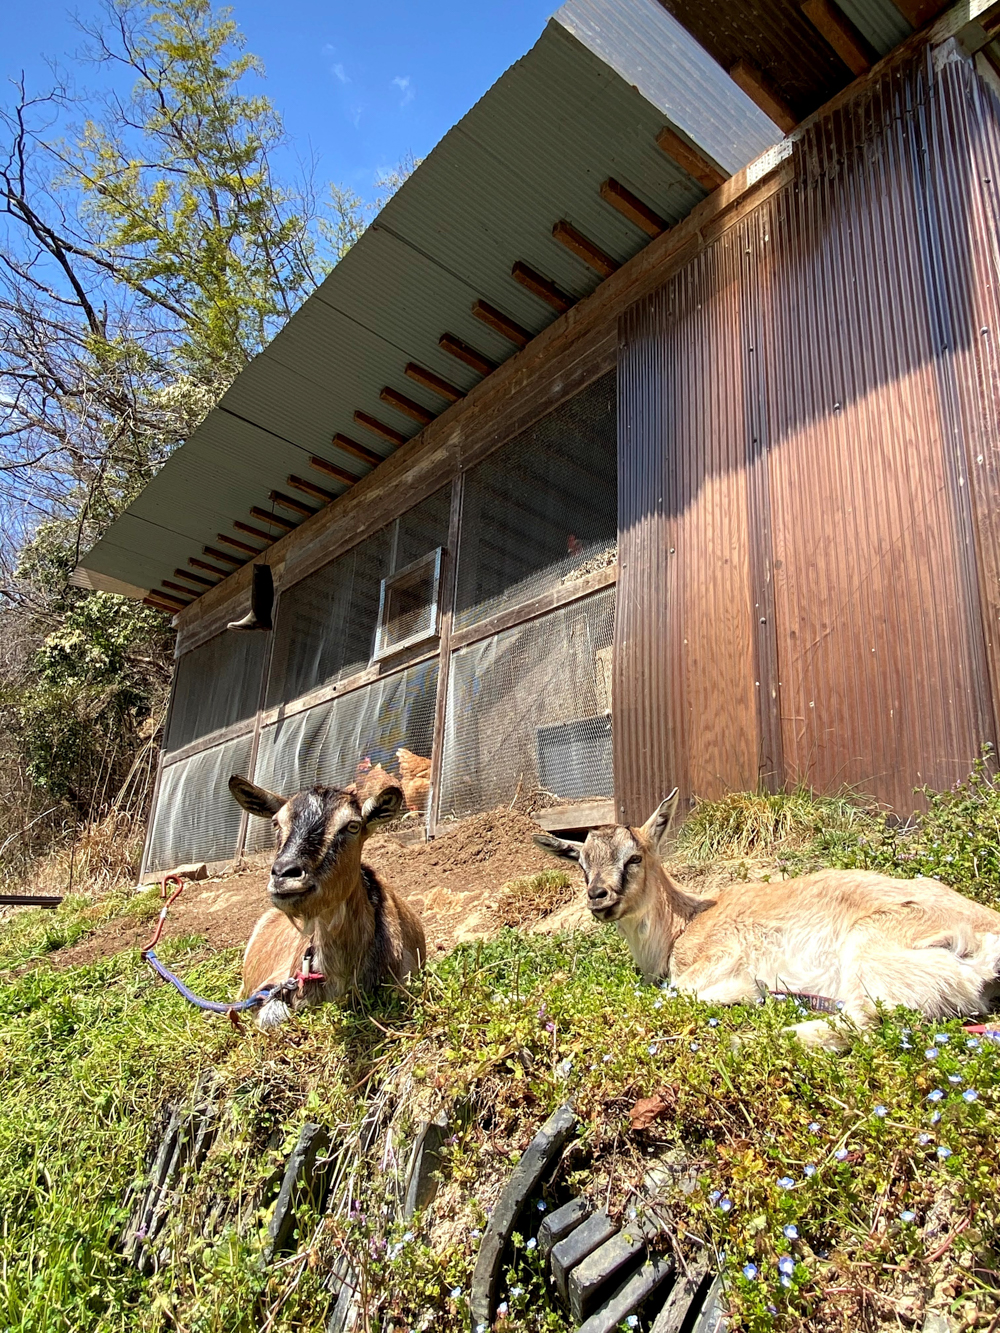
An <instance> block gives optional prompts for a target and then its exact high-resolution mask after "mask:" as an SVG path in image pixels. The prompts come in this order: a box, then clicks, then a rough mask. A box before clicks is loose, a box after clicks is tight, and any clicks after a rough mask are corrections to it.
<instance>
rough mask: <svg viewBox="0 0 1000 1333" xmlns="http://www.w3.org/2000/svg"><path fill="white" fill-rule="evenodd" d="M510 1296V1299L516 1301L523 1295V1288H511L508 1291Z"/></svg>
mask: <svg viewBox="0 0 1000 1333" xmlns="http://www.w3.org/2000/svg"><path fill="white" fill-rule="evenodd" d="M510 1294H511V1296H512V1298H513V1299H514V1300H515V1301H516V1300H517V1298H518V1296H523V1295H524V1288H523V1287H511V1289H510Z"/></svg>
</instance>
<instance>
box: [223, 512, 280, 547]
mask: <svg viewBox="0 0 1000 1333" xmlns="http://www.w3.org/2000/svg"><path fill="white" fill-rule="evenodd" d="M233 527H234V528H235V529H236V531H237V532H245V533H246V534H247V535H248V536H250V537H258V538H259V539H260V540H261V541H262V542H267V544H268V546H270V545H271V543H272V542H273V541H274V534H273V533H270V532H261V530H260V528H255V527H253V526H252V524H250V523H241V522H240V520H239V519H238V518H234V519H233ZM258 554H260V552H258Z"/></svg>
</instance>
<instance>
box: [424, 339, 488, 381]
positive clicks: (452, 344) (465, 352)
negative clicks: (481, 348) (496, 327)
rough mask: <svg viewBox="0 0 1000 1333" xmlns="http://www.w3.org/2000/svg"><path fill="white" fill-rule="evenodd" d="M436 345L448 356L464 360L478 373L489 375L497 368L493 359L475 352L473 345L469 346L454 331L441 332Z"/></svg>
mask: <svg viewBox="0 0 1000 1333" xmlns="http://www.w3.org/2000/svg"><path fill="white" fill-rule="evenodd" d="M438 346H439V347H440V348H441V350H442V352H447V353H448V355H449V356H453V357H455V358H456V359H457V360H459V361H462V362H464V363H465V365H467V366H470V367H471V368H472V369H473V370H476V371H478V372H479V374H480V375H489V374H490V373H491V372H492V371H494V370H496V368H497V364H496V362H495V361H491V360H490V359H489V357H488V356H483V354H482V352H477V351H476V349H475V348H474V347H470V346H469V344H468V343H467V342H464V341H463V340H462V339H461V338H458V337H456V336H455V334H454V333H442V334H441V337H440V338H439V339H438Z"/></svg>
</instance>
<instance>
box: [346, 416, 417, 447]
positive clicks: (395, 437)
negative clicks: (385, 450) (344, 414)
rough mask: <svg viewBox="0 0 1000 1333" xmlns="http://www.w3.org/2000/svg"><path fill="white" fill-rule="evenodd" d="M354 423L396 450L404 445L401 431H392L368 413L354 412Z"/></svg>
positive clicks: (404, 437)
mask: <svg viewBox="0 0 1000 1333" xmlns="http://www.w3.org/2000/svg"><path fill="white" fill-rule="evenodd" d="M354 422H355V425H358V426H364V428H365V430H370V431H371V433H372V434H373V435H380V436H381V437H382V439H383V440H388V441H389V443H390V444H394V445H395V446H396V448H397V449H398V448H399V446H400V445H401V444H405V443H406V436H405V435H404V434H403V432H402V431H401V430H393V428H392V427H391V426H387V425H386V424H385V422H384V421H379V419H378V417H373V416H371V415H370V413H368V412H355V414H354Z"/></svg>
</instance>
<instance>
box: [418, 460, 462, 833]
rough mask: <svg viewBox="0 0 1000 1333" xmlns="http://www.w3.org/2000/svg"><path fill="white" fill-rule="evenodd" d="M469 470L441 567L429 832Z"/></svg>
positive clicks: (455, 496) (455, 492) (454, 495)
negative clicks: (463, 508) (463, 497)
mask: <svg viewBox="0 0 1000 1333" xmlns="http://www.w3.org/2000/svg"><path fill="white" fill-rule="evenodd" d="M464 491H465V474H464V473H459V475H458V476H457V477H456V478H455V480H454V481H453V482H452V484H451V512H450V514H449V517H448V549H447V551H446V552H445V561H444V567H443V569H442V571H441V608H442V610H441V637H440V640H439V645H438V646H439V650H440V658H439V664H438V681H437V697H436V699H435V701H434V738H433V740H432V741H431V789H430V794H429V797H428V801H427V836H428V837H429V838H433V837H434V836H435V835H436V833H437V825H438V818H439V816H440V814H441V768H442V764H443V763H444V729H445V723H446V722H447V711H448V681H449V678H450V676H451V627H452V621H453V619H454V614H455V593H456V590H457V588H458V577H457V574H458V557H459V542H460V538H461V531H462V496H463V493H464Z"/></svg>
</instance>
